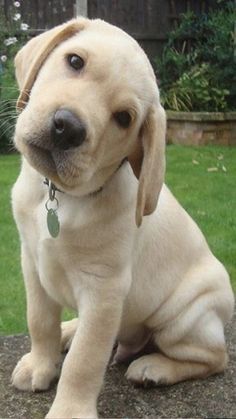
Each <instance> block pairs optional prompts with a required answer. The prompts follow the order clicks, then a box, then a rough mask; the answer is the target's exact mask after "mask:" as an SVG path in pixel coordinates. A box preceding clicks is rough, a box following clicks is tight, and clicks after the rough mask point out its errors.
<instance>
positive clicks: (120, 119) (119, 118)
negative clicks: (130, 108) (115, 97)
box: [114, 111, 131, 128]
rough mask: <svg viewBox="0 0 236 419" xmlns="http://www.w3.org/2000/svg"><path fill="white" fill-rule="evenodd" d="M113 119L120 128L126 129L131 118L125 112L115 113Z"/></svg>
mask: <svg viewBox="0 0 236 419" xmlns="http://www.w3.org/2000/svg"><path fill="white" fill-rule="evenodd" d="M114 118H115V120H116V122H117V123H118V124H119V125H120V126H121V127H122V128H128V127H129V125H130V123H131V116H130V114H129V112H127V111H122V112H116V113H115V114H114Z"/></svg>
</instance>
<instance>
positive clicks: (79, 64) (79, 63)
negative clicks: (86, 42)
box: [67, 54, 84, 71]
mask: <svg viewBox="0 0 236 419" xmlns="http://www.w3.org/2000/svg"><path fill="white" fill-rule="evenodd" d="M67 61H68V64H69V65H70V66H71V67H72V68H73V69H74V70H77V71H79V70H81V69H82V68H83V67H84V60H83V58H81V57H80V56H79V55H76V54H70V55H68V56H67Z"/></svg>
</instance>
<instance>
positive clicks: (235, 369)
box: [0, 316, 236, 419]
mask: <svg viewBox="0 0 236 419" xmlns="http://www.w3.org/2000/svg"><path fill="white" fill-rule="evenodd" d="M235 324H236V316H234V320H233V321H232V322H231V323H230V324H229V325H228V326H227V328H226V336H227V344H228V349H229V355H230V362H229V365H228V368H227V370H226V371H225V373H224V374H218V375H216V376H213V377H210V378H208V379H205V380H195V381H188V382H184V383H179V384H176V385H174V386H171V387H167V386H165V387H159V388H151V389H142V388H135V387H134V386H133V385H132V384H130V383H128V382H127V380H126V379H125V377H124V373H125V370H126V368H127V367H126V366H124V365H119V366H110V367H109V368H108V371H107V374H106V378H105V383H104V387H103V389H102V392H101V395H100V398H99V415H100V417H105V418H121V417H122V418H147V417H151V418H236V328H235ZM29 346H30V342H29V337H28V336H25V335H17V336H5V337H0V417H1V418H14V419H21V418H24V419H39V418H43V417H44V416H45V414H46V413H47V411H48V410H49V407H50V405H51V403H52V400H53V397H54V395H55V386H54V388H52V389H51V390H50V391H48V392H43V393H34V394H30V393H25V392H20V391H18V390H16V389H14V388H13V387H12V386H11V385H10V377H11V372H12V370H13V368H14V366H15V364H16V362H17V360H18V359H19V358H20V357H21V356H22V355H23V354H24V353H25V352H27V351H28V350H29Z"/></svg>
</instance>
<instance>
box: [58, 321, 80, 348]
mask: <svg viewBox="0 0 236 419" xmlns="http://www.w3.org/2000/svg"><path fill="white" fill-rule="evenodd" d="M77 327H78V318H76V319H72V320H68V321H65V322H62V323H61V352H67V351H68V350H69V349H70V346H71V343H72V340H73V337H74V335H75V332H76V329H77Z"/></svg>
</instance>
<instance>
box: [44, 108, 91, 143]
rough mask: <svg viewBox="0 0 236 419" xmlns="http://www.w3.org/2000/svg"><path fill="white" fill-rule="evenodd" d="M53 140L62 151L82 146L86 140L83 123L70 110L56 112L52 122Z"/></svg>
mask: <svg viewBox="0 0 236 419" xmlns="http://www.w3.org/2000/svg"><path fill="white" fill-rule="evenodd" d="M51 134H52V139H53V141H54V143H55V145H56V146H57V147H59V148H61V149H62V150H68V149H69V148H72V147H78V146H80V145H81V144H82V143H83V142H84V140H85V138H86V127H85V125H84V124H83V122H81V121H80V119H79V118H78V117H77V116H76V115H75V114H74V113H73V112H71V111H69V110H68V109H59V110H58V111H56V113H55V115H54V117H53V120H52V129H51Z"/></svg>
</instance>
